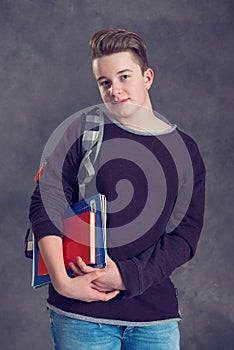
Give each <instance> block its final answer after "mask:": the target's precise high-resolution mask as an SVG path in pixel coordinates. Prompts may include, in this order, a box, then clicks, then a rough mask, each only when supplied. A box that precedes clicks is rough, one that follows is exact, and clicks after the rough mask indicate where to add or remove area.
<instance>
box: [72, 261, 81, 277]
mask: <svg viewBox="0 0 234 350" xmlns="http://www.w3.org/2000/svg"><path fill="white" fill-rule="evenodd" d="M69 267H70V269H71V270H72V272H73V273H74V275H75V276H83V275H84V273H83V272H82V271H81V269H80V268H79V267H78V266H77V265H76V264H74V263H73V262H70V263H69Z"/></svg>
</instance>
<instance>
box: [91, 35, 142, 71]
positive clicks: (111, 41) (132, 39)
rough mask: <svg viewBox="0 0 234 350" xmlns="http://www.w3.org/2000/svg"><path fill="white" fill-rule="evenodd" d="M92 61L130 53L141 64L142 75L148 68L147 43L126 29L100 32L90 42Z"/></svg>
mask: <svg viewBox="0 0 234 350" xmlns="http://www.w3.org/2000/svg"><path fill="white" fill-rule="evenodd" d="M89 46H90V48H91V50H92V51H93V56H92V60H94V59H95V58H98V57H102V56H107V55H111V54H113V53H117V52H124V51H130V52H132V53H133V55H134V58H135V59H136V61H137V63H138V64H139V66H140V68H141V71H142V74H143V73H144V72H145V71H146V69H147V68H148V60H147V55H146V44H145V42H144V41H143V40H142V39H141V37H139V36H138V35H137V34H136V33H134V32H129V31H127V30H125V29H110V30H100V31H98V32H96V33H95V34H94V35H93V37H92V38H91V40H90V42H89Z"/></svg>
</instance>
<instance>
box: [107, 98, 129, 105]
mask: <svg viewBox="0 0 234 350" xmlns="http://www.w3.org/2000/svg"><path fill="white" fill-rule="evenodd" d="M128 100H129V99H128V98H125V99H122V100H118V101H113V102H111V103H112V104H113V105H121V104H123V103H126V102H128Z"/></svg>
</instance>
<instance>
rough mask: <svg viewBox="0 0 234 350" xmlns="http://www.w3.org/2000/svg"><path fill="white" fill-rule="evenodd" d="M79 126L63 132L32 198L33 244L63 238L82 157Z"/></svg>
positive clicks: (78, 123) (75, 125) (76, 124)
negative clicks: (63, 227)
mask: <svg viewBox="0 0 234 350" xmlns="http://www.w3.org/2000/svg"><path fill="white" fill-rule="evenodd" d="M80 130H81V123H80V121H79V120H78V121H77V120H76V121H75V122H73V123H72V124H71V125H70V126H69V127H68V128H67V129H66V131H65V132H64V134H63V136H62V138H61V139H60V141H59V142H58V144H57V146H56V147H55V149H54V151H53V152H52V154H51V155H50V157H49V160H48V162H47V165H46V167H45V168H44V170H43V173H42V175H41V177H40V179H39V181H38V184H37V186H36V188H35V190H34V192H33V194H32V197H31V204H30V209H29V219H30V221H31V226H32V230H33V232H34V236H35V239H36V242H38V241H39V240H40V239H41V238H42V237H44V236H47V235H56V236H60V237H62V217H63V214H64V211H65V209H66V208H67V207H68V205H69V204H71V203H72V202H73V200H74V195H75V194H76V195H77V188H76V186H77V184H76V182H77V181H76V178H77V172H78V167H79V163H80V154H81V142H80V134H81V131H80Z"/></svg>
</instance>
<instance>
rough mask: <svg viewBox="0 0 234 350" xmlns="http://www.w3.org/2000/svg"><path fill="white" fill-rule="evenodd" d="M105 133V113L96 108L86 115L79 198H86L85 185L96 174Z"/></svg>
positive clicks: (78, 177) (78, 179)
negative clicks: (96, 165) (97, 160)
mask: <svg viewBox="0 0 234 350" xmlns="http://www.w3.org/2000/svg"><path fill="white" fill-rule="evenodd" d="M103 133H104V116H103V113H102V111H101V110H99V109H98V108H94V109H93V110H92V111H91V112H89V113H88V114H86V115H85V125H84V131H83V136H82V161H81V163H80V166H79V171H78V175H77V181H78V185H79V200H82V199H84V198H85V186H86V185H87V184H88V183H89V182H90V181H91V180H92V178H93V177H94V175H95V169H94V164H95V162H96V159H97V156H98V154H99V151H100V148H101V145H102V139H103Z"/></svg>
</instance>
